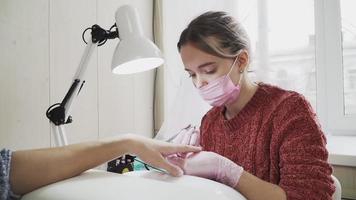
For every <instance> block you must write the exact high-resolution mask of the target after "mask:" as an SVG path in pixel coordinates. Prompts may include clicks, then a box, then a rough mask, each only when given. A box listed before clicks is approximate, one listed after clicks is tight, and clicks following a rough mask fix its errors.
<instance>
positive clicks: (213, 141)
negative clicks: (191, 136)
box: [200, 83, 335, 200]
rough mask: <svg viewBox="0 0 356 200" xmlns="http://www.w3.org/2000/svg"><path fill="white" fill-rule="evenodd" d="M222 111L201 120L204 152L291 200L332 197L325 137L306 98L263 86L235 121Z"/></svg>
mask: <svg viewBox="0 0 356 200" xmlns="http://www.w3.org/2000/svg"><path fill="white" fill-rule="evenodd" d="M223 113H224V107H214V108H212V109H211V110H210V111H209V112H208V113H207V114H206V115H205V116H204V118H203V119H202V124H201V141H200V143H201V145H202V147H203V148H204V150H206V151H213V152H216V153H218V154H220V155H222V156H225V157H227V158H229V159H230V160H232V161H234V162H235V163H237V164H238V165H240V166H242V167H243V168H244V170H246V171H247V172H249V173H251V174H253V175H255V176H257V177H259V178H260V179H262V180H265V181H268V182H270V183H273V184H277V185H279V186H280V187H281V188H283V190H284V191H285V192H286V194H287V197H288V199H303V200H306V199H322V200H328V199H331V196H332V194H333V193H334V190H335V188H334V185H333V180H332V179H331V176H330V175H331V173H332V168H331V166H330V165H329V164H328V163H327V158H328V152H327V150H326V148H325V144H326V139H325V136H324V134H323V132H322V130H321V128H320V125H319V123H318V121H317V118H316V115H315V113H314V112H313V109H312V108H311V106H310V104H309V103H308V102H307V101H306V99H305V98H304V97H303V96H302V95H300V94H298V93H296V92H292V91H286V90H283V89H281V88H278V87H275V86H271V85H267V84H263V83H260V84H259V87H258V89H257V91H256V93H255V94H254V96H253V97H252V98H251V100H250V101H249V102H248V103H247V104H246V106H245V107H244V108H243V109H242V110H241V111H240V112H239V113H238V114H237V115H236V116H235V117H234V118H232V119H230V120H226V119H225V117H224V114H223Z"/></svg>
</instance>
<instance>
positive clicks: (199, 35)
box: [177, 11, 250, 58]
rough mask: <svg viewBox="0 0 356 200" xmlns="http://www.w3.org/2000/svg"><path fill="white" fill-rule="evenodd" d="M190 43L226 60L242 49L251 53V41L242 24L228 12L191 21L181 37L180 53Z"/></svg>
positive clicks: (210, 13) (203, 15)
mask: <svg viewBox="0 0 356 200" xmlns="http://www.w3.org/2000/svg"><path fill="white" fill-rule="evenodd" d="M188 42H190V43H192V44H193V45H194V46H195V47H197V48H198V49H200V50H202V51H204V52H206V53H209V54H212V55H215V56H218V57H224V58H232V57H235V56H236V54H237V52H238V51H239V50H241V49H246V50H247V51H248V52H250V39H249V37H248V35H247V33H246V31H245V29H244V28H243V27H242V25H241V24H240V23H238V22H237V21H236V20H235V19H234V18H233V17H231V16H229V15H228V14H227V13H226V12H212V11H209V12H206V13H203V14H201V15H200V16H198V17H196V18H195V19H194V20H193V21H191V22H190V23H189V25H188V27H187V28H186V29H184V30H183V32H182V33H181V35H180V38H179V42H178V43H177V47H178V51H180V50H181V47H182V46H183V45H185V44H187V43H188Z"/></svg>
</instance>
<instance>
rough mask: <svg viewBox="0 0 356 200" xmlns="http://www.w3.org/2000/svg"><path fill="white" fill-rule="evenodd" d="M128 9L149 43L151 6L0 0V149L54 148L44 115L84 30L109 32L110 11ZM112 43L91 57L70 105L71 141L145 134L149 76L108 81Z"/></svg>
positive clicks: (70, 70)
mask: <svg viewBox="0 0 356 200" xmlns="http://www.w3.org/2000/svg"><path fill="white" fill-rule="evenodd" d="M123 4H131V5H133V6H135V7H136V8H137V9H138V10H139V13H140V15H141V21H142V24H143V30H144V32H145V33H146V35H148V36H149V38H151V39H152V0H149V1H147V0H131V1H129V0H115V1H114V0H76V1H70V0H61V1H55V0H49V1H48V0H31V1H20V0H0V43H1V46H0V148H2V147H6V148H11V149H27V148H37V147H48V146H50V145H51V143H52V144H53V137H52V135H51V134H50V127H49V122H48V120H47V118H46V117H45V111H46V109H47V108H48V107H49V106H50V105H52V104H53V103H57V102H60V101H62V99H63V97H64V95H65V93H66V92H67V90H68V88H69V86H70V84H71V82H72V78H73V75H74V73H75V71H76V68H77V66H78V64H79V61H80V58H81V56H82V53H83V50H84V48H85V44H84V43H83V42H82V40H81V34H82V32H83V30H84V29H85V28H87V27H89V26H91V25H93V24H96V23H97V24H99V25H100V26H102V27H103V28H109V27H110V26H111V25H113V24H114V23H115V21H114V20H115V19H114V13H115V10H116V9H117V8H118V7H119V6H120V5H123ZM117 42H118V41H108V42H107V43H106V44H105V45H104V46H101V47H99V48H98V49H97V50H95V51H94V53H93V55H92V57H91V59H90V62H89V66H88V70H87V73H86V75H85V76H86V84H85V86H84V87H83V89H82V91H81V93H80V95H79V97H78V98H77V103H76V104H75V105H73V109H72V116H73V123H72V124H70V125H68V126H67V128H66V130H67V135H68V140H69V142H70V143H75V142H79V141H85V140H93V139H97V138H99V137H106V136H113V135H116V134H119V133H125V132H134V133H139V134H141V135H145V136H148V137H151V136H152V130H153V122H152V105H153V103H152V101H153V96H152V95H153V71H150V72H144V73H141V74H135V75H126V76H124V75H113V74H111V70H110V64H111V56H112V54H113V51H114V48H115V45H116V44H117Z"/></svg>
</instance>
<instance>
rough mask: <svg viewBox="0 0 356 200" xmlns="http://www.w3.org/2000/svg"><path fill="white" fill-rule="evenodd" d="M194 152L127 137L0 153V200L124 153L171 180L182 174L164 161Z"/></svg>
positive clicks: (141, 138) (70, 175) (195, 150)
mask: <svg viewBox="0 0 356 200" xmlns="http://www.w3.org/2000/svg"><path fill="white" fill-rule="evenodd" d="M198 151H200V147H193V146H187V145H177V144H171V143H166V142H161V141H157V140H152V139H148V138H144V137H139V136H135V135H131V134H127V135H124V136H121V137H118V138H114V139H110V140H105V141H95V142H86V143H79V144H74V145H68V146H64V147H58V148H48V149H36V150H25V151H14V152H11V151H9V150H6V149H3V150H1V151H0V200H8V199H13V198H17V197H19V196H20V195H23V194H26V193H28V192H31V191H33V190H35V189H37V188H39V187H42V186H45V185H47V184H50V183H54V182H57V181H60V180H64V179H67V178H70V177H73V176H76V175H78V174H80V173H82V172H84V171H85V170H88V169H91V168H93V167H96V166H98V165H100V164H102V163H105V162H107V161H108V160H112V159H114V158H117V157H120V156H121V155H123V154H127V153H132V154H135V155H137V156H138V157H140V159H142V160H143V161H145V162H147V163H148V164H150V165H152V166H155V167H158V168H162V169H165V170H166V171H168V172H169V173H170V174H172V175H173V176H181V175H182V174H183V172H182V170H181V169H180V168H179V167H177V166H175V165H173V164H171V163H170V162H168V161H167V160H166V159H165V157H166V156H168V155H170V154H175V153H179V152H181V153H182V152H198ZM15 194H16V195H15Z"/></svg>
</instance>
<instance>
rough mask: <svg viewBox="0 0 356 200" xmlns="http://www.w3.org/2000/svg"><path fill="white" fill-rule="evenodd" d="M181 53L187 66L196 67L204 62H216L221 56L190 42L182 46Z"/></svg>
mask: <svg viewBox="0 0 356 200" xmlns="http://www.w3.org/2000/svg"><path fill="white" fill-rule="evenodd" d="M180 55H181V58H182V61H183V64H184V66H185V67H186V68H194V67H197V66H199V65H200V64H202V63H203V62H214V61H216V60H219V57H217V56H214V55H211V54H208V53H206V52H204V51H202V50H200V49H198V48H197V47H195V46H194V45H192V44H190V43H188V44H185V45H183V46H182V47H181V50H180Z"/></svg>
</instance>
